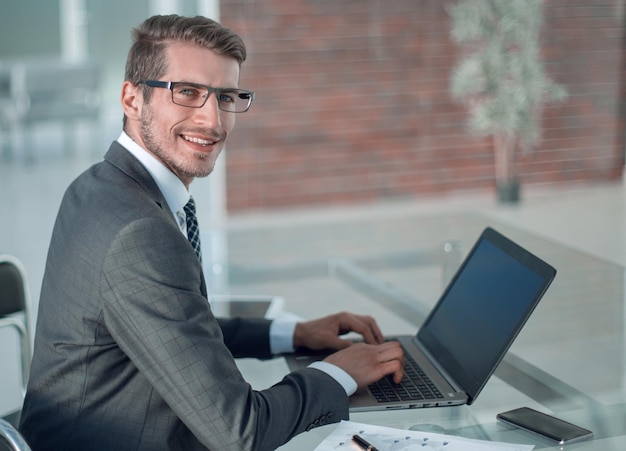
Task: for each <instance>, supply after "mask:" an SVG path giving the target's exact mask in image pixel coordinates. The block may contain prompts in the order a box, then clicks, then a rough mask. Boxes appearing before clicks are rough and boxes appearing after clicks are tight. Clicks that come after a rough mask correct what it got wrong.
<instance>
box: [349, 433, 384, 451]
mask: <svg viewBox="0 0 626 451" xmlns="http://www.w3.org/2000/svg"><path fill="white" fill-rule="evenodd" d="M352 440H354V441H355V442H356V444H357V445H359V446H360V447H361V448H363V449H364V450H365V451H378V448H376V447H375V446H374V445H372V444H371V443H369V442H368V441H367V440H365V439H364V438H363V437H360V436H358V435H356V434H354V435H353V436H352Z"/></svg>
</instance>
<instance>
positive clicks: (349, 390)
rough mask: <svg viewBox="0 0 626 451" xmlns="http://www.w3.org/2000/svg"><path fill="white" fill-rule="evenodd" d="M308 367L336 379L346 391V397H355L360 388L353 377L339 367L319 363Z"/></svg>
mask: <svg viewBox="0 0 626 451" xmlns="http://www.w3.org/2000/svg"><path fill="white" fill-rule="evenodd" d="M308 367H309V368H315V369H316V370H320V371H323V372H324V373H326V374H328V375H329V376H330V377H332V378H333V379H335V380H336V381H337V382H338V383H339V385H341V386H342V387H343V389H344V390H345V391H346V395H348V396H351V395H353V394H354V393H355V392H356V389H357V388H358V386H357V384H356V381H355V380H354V379H353V378H352V376H350V375H349V374H348V373H346V372H345V371H344V370H342V369H341V368H339V367H338V366H337V365H333V364H332V363H328V362H322V361H319V362H313V363H311V364H310V365H309V366H308Z"/></svg>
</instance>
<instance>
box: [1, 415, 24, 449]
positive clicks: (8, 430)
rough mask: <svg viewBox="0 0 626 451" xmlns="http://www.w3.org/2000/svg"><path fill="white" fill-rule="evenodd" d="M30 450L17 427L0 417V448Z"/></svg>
mask: <svg viewBox="0 0 626 451" xmlns="http://www.w3.org/2000/svg"><path fill="white" fill-rule="evenodd" d="M5 449H6V450H10V451H30V446H28V443H26V440H24V437H22V434H20V433H19V431H18V430H17V429H15V428H14V427H13V425H11V423H9V422H8V421H5V420H3V419H1V418H0V450H5Z"/></svg>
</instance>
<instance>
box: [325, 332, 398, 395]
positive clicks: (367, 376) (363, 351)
mask: <svg viewBox="0 0 626 451" xmlns="http://www.w3.org/2000/svg"><path fill="white" fill-rule="evenodd" d="M324 360H325V361H327V362H329V363H333V364H335V365H337V366H339V367H340V368H342V369H343V370H344V371H346V372H347V373H348V374H350V375H351V376H352V377H353V378H354V380H355V381H356V383H357V385H358V386H359V387H365V386H367V385H369V384H371V383H372V382H375V381H377V380H379V379H381V378H383V377H384V376H386V375H388V374H391V375H392V377H393V380H394V382H395V383H399V382H400V381H401V380H402V377H404V353H403V351H402V348H401V347H400V345H399V344H398V343H397V342H387V343H383V344H380V345H369V344H365V343H357V344H354V345H352V346H350V347H348V348H346V349H344V350H342V351H338V352H336V353H334V354H332V355H330V356H328V357H327V358H326V359H324Z"/></svg>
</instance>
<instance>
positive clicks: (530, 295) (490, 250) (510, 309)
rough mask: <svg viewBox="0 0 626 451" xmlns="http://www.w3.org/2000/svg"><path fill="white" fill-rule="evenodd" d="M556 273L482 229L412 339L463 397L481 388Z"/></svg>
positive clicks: (539, 261) (521, 249)
mask: <svg viewBox="0 0 626 451" xmlns="http://www.w3.org/2000/svg"><path fill="white" fill-rule="evenodd" d="M555 274H556V271H555V270H554V268H552V267H551V266H550V265H548V264H547V263H545V262H543V261H542V260H540V259H539V258H538V257H536V256H534V255H532V254H531V253H530V252H528V251H526V250H524V249H523V248H521V247H520V246H518V245H517V244H515V243H513V242H512V241H510V240H509V239H508V238H505V237H504V236H502V235H500V234H499V233H498V232H496V231H495V230H493V229H490V228H487V229H485V231H484V232H483V233H482V235H481V236H480V238H479V239H478V241H477V242H476V244H475V245H474V247H473V248H472V250H471V251H470V253H469V255H468V256H467V258H466V259H465V261H464V262H463V264H462V265H461V268H460V269H459V271H458V272H457V273H456V275H455V277H454V278H453V280H452V281H451V282H450V284H449V285H448V287H447V288H446V290H445V292H444V293H443V295H442V297H441V298H440V300H439V302H438V303H437V305H436V306H435V308H433V310H432V311H431V313H430V315H429V316H428V318H427V319H426V321H425V322H424V324H423V325H422V327H421V328H420V331H419V333H418V339H419V340H420V341H421V342H422V343H423V344H424V345H425V346H426V347H427V349H428V350H429V352H430V353H431V355H432V356H433V357H434V358H435V359H436V360H437V361H438V362H439V364H440V365H441V366H443V368H445V370H446V371H447V372H448V373H449V374H450V375H451V376H452V377H453V378H454V379H455V380H456V382H457V383H458V384H459V385H460V386H461V388H462V389H463V390H464V391H466V393H467V394H468V396H469V402H468V404H471V403H472V401H473V400H474V398H475V397H476V396H477V395H478V393H479V392H480V390H481V389H482V388H483V386H484V385H485V383H486V382H487V380H488V379H489V377H490V376H491V374H492V373H493V371H494V370H495V368H496V367H497V365H498V363H499V362H500V361H501V360H502V358H503V357H504V354H505V353H506V351H507V350H508V349H509V347H510V345H511V344H512V342H513V340H514V339H515V337H516V336H517V334H518V332H519V331H520V329H521V328H522V326H523V325H524V323H525V322H526V320H527V319H528V317H529V316H530V314H531V312H532V311H533V309H534V308H535V306H536V305H537V303H538V302H539V300H540V299H541V297H542V295H543V293H544V292H545V290H546V289H547V288H548V286H549V285H550V283H551V281H552V280H553V279H554V276H555Z"/></svg>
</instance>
